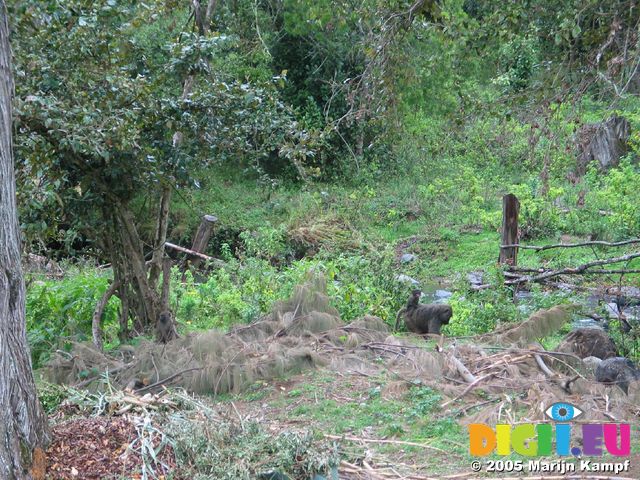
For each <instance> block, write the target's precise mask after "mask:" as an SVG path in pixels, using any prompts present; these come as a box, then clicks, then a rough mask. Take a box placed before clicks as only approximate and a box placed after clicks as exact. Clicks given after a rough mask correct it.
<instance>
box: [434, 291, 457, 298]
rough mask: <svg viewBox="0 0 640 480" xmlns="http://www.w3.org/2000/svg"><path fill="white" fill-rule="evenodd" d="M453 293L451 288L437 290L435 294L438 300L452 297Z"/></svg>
mask: <svg viewBox="0 0 640 480" xmlns="http://www.w3.org/2000/svg"><path fill="white" fill-rule="evenodd" d="M452 295H453V293H451V292H450V291H449V290H436V291H435V292H434V294H433V296H434V298H435V299H436V300H445V299H447V298H451V296H452Z"/></svg>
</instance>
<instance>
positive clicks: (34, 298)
mask: <svg viewBox="0 0 640 480" xmlns="http://www.w3.org/2000/svg"><path fill="white" fill-rule="evenodd" d="M194 5H196V6H197V8H196V7H194ZM10 8H11V13H12V19H14V20H13V25H12V27H13V45H14V51H15V57H16V62H15V64H16V78H17V86H16V120H17V131H16V156H17V161H18V173H19V180H20V189H19V196H20V202H21V220H22V224H23V225H22V226H23V231H24V234H25V239H26V244H27V247H28V249H30V250H41V251H44V252H47V253H48V254H54V255H57V256H59V257H73V256H75V255H78V253H79V252H81V253H82V255H84V256H87V255H93V256H95V257H97V258H98V260H99V261H100V262H101V263H107V262H110V263H112V264H113V265H114V269H115V270H116V275H115V279H114V280H118V279H120V280H122V279H123V278H129V277H130V276H131V275H133V274H134V273H135V272H132V271H129V270H127V269H126V268H124V267H123V265H128V264H129V263H135V262H133V261H131V256H130V254H127V253H126V252H127V251H129V250H136V251H139V252H140V253H139V255H137V257H136V258H134V260H136V261H137V262H138V264H140V265H144V260H145V255H146V259H147V260H148V258H149V256H150V255H152V254H153V252H154V251H157V249H158V248H157V247H158V244H157V241H158V240H159V239H160V240H162V239H163V235H158V232H159V231H162V229H163V228H165V229H166V237H167V238H169V239H170V240H171V241H172V242H174V243H180V244H182V245H185V246H188V245H189V242H190V240H191V237H192V234H193V231H194V230H195V228H196V227H197V224H198V222H199V220H200V216H201V215H202V214H203V213H214V214H215V215H216V216H218V217H219V222H218V225H217V226H216V229H215V232H214V235H213V238H212V240H211V242H210V244H209V249H208V253H210V254H214V255H216V256H218V257H220V258H222V259H223V260H225V261H226V262H227V263H226V266H224V267H222V268H217V269H216V270H215V271H213V273H210V274H209V275H208V276H207V277H206V278H202V277H200V276H199V275H195V276H193V275H191V274H190V273H188V274H186V275H185V276H183V275H182V274H181V273H174V274H172V291H171V296H170V298H169V299H168V300H167V301H168V304H169V306H170V307H171V309H172V310H173V311H175V312H176V315H177V319H178V322H179V324H180V326H181V328H186V329H189V328H210V327H213V326H216V327H219V326H228V325H230V324H232V323H235V322H240V321H249V320H251V319H254V318H256V317H257V316H258V315H260V314H262V313H264V312H266V311H268V310H269V308H270V305H271V304H272V303H273V301H275V300H277V299H280V298H283V297H286V296H287V294H288V293H289V291H290V289H291V288H292V286H293V285H294V284H295V283H296V282H297V281H299V280H300V278H302V277H303V275H304V272H305V271H307V270H308V269H312V268H313V269H318V270H320V271H322V272H324V273H325V275H326V276H327V278H328V279H329V280H330V281H329V289H330V291H329V293H330V295H331V296H332V298H334V299H335V300H334V301H335V302H336V306H337V307H338V309H339V310H340V313H341V314H342V316H343V317H344V318H345V319H347V320H350V319H353V318H355V317H356V316H358V315H361V314H364V313H371V314H377V315H380V316H382V317H383V318H384V319H386V320H389V319H391V318H392V317H393V315H394V314H395V311H396V310H397V308H398V307H399V306H400V305H401V304H402V302H403V297H404V292H405V291H406V290H407V288H408V286H407V285H404V284H401V283H399V282H398V281H397V275H398V274H407V275H410V276H412V277H416V278H418V279H419V280H422V281H426V282H427V283H429V282H432V281H435V280H436V279H435V277H438V280H441V279H443V278H444V279H445V280H446V281H447V282H449V283H450V284H453V285H458V284H460V282H461V281H463V279H464V274H466V273H467V272H468V271H471V270H473V269H484V270H487V271H490V272H493V271H494V266H493V262H494V260H495V256H496V254H495V248H496V245H497V236H496V235H495V233H494V232H495V231H496V229H497V228H498V227H499V225H500V221H501V209H500V198H501V196H502V194H504V193H506V192H513V193H515V194H516V195H517V196H518V197H519V199H520V202H521V237H522V238H523V239H525V240H530V239H545V240H553V239H556V238H558V237H559V236H560V235H569V236H574V237H575V238H598V239H620V238H626V237H630V236H637V235H639V234H640V211H639V209H640V197H639V195H640V194H639V193H638V189H637V187H636V185H638V183H639V182H640V170H639V169H638V163H637V156H638V151H639V149H640V133H639V132H640V116H639V115H638V113H637V112H638V107H640V103H639V101H638V93H639V92H640V73H639V72H638V59H639V53H640V44H639V40H638V34H637V25H638V21H639V14H638V12H637V8H635V7H634V4H633V2H630V1H621V0H616V1H613V2H602V1H601V0H588V1H587V2H582V1H581V2H577V1H570V2H563V3H562V4H561V5H560V4H558V3H557V2H549V1H546V0H531V1H526V2H510V3H505V2H496V1H489V0H441V1H427V0H418V1H413V2H408V1H405V0H385V1H380V0H365V1H362V2H348V1H342V0H338V1H328V0H323V1H314V2H309V1H304V0H262V1H257V2H256V1H248V0H234V1H228V2H227V1H219V2H211V3H210V4H206V5H205V4H204V2H202V3H200V2H191V3H190V2H186V3H181V2H176V1H174V0H170V1H162V2H160V1H151V2H145V3H140V2H132V1H121V0H101V1H98V2H86V1H83V0H73V1H69V2H60V1H55V0H39V1H36V2H24V1H16V2H12V5H11V6H10ZM210 8H211V9H212V10H211V11H209V10H210ZM203 19H204V20H203ZM612 115H619V116H622V117H624V118H626V119H627V120H628V122H629V125H630V132H631V133H630V137H629V139H628V142H627V148H626V151H625V152H626V153H625V154H624V155H623V158H622V159H621V161H620V162H619V164H618V165H614V166H613V167H611V168H609V169H606V170H603V169H601V168H599V167H598V166H597V165H594V164H592V165H589V166H587V167H586V168H585V169H584V171H581V169H580V168H578V164H577V161H576V158H577V157H578V155H579V148H578V144H579V142H578V141H577V137H578V134H579V133H580V132H581V129H582V128H583V127H584V126H585V125H587V126H588V125H591V124H595V123H597V122H601V121H603V120H606V119H607V118H609V117H611V116H612ZM167 192H173V195H168V194H167ZM163 199H164V200H167V201H168V204H170V207H171V209H170V213H169V214H168V216H167V221H166V223H167V224H168V225H167V224H165V225H164V227H162V225H163V222H162V221H161V220H162V219H161V215H159V214H158V209H159V208H158V204H159V203H160V204H161V205H162V201H163ZM160 210H162V208H160ZM132 229H135V232H134V233H135V235H133V234H132V235H130V236H129V237H123V236H122V234H121V233H120V232H121V231H123V230H127V231H129V230H132ZM415 238H418V239H419V241H414V240H415ZM127 242H129V243H127ZM412 242H413V243H412ZM407 248H408V249H409V250H411V251H412V252H413V253H415V254H416V255H418V258H419V261H418V262H417V263H415V264H409V265H403V264H400V263H399V261H398V259H399V256H400V254H401V253H402V252H403V251H404V250H403V249H405V250H406V249H407ZM123 252H125V253H123ZM127 255H129V256H127ZM581 255H582V254H581ZM581 258H583V257H580V256H578V259H581ZM544 260H545V261H546V260H547V259H544ZM153 268H154V267H151V270H153ZM158 269H159V266H157V267H156V270H158ZM491 275H493V273H491ZM495 275H496V276H499V275H500V272H497V271H496V273H495ZM158 277H159V273H158V271H156V272H155V273H154V272H153V271H152V272H151V274H150V279H149V285H151V286H152V287H154V288H155V287H158V285H157V284H156V283H154V281H157V280H158ZM461 279H462V280H461ZM110 280H111V279H110V278H109V279H108V278H106V277H104V276H103V275H102V273H99V274H95V273H93V272H89V273H88V274H87V275H85V274H82V275H79V276H77V277H74V278H73V279H66V280H65V282H66V283H60V284H59V285H50V284H49V283H48V282H47V284H46V285H43V284H39V283H34V287H33V288H31V290H30V293H29V295H30V297H29V302H30V312H31V313H30V328H31V338H32V342H33V345H34V346H35V348H34V356H35V357H36V358H40V355H42V354H43V353H45V352H46V350H47V349H49V348H51V347H50V346H49V342H52V341H53V340H55V339H56V335H60V334H61V333H62V335H63V336H65V337H69V338H72V337H74V336H78V335H80V336H88V335H89V327H90V315H91V304H92V303H95V301H96V300H97V299H98V298H99V297H100V296H101V295H102V294H103V292H104V291H105V290H106V289H107V285H108V281H110ZM436 283H437V282H436ZM496 283H497V282H496ZM141 285H142V286H140V285H138V284H136V285H132V286H131V288H130V289H128V290H126V289H123V290H122V291H121V292H119V293H118V297H119V298H120V299H119V300H118V299H112V301H111V303H109V304H108V308H107V311H106V313H105V316H104V322H105V325H106V326H107V328H106V334H107V337H108V338H107V340H108V341H112V342H115V341H116V340H115V338H116V335H117V331H118V318H117V317H118V315H119V314H121V313H122V308H123V307H122V304H121V301H122V299H123V298H126V297H131V296H135V295H134V294H135V293H138V294H140V292H141V291H143V290H144V288H146V287H144V282H142V283H141ZM152 289H153V288H152ZM125 290H126V291H125ZM510 295H511V293H510V292H508V291H500V292H485V293H478V294H473V295H462V294H456V295H455V296H454V298H453V299H452V300H451V301H452V302H453V303H454V304H455V306H456V308H455V309H454V310H455V311H456V312H457V313H456V316H455V317H454V320H453V322H452V324H451V325H450V326H449V327H448V328H449V329H450V332H451V333H456V334H465V335H466V334H471V333H474V332H477V331H484V330H487V329H490V328H493V327H494V326H495V324H496V322H499V321H502V320H513V319H515V318H518V317H519V316H521V315H522V312H521V310H518V309H517V308H516V306H515V305H513V302H511V300H510ZM138 296H140V295H138ZM67 297H69V298H71V299H69V298H67ZM535 299H536V302H537V304H538V305H540V306H545V305H548V304H550V303H551V301H556V300H557V301H563V299H557V298H555V297H551V298H549V297H545V296H544V295H542V293H540V292H538V293H536V296H535ZM85 301H86V305H85V303H84V302H85ZM155 301H156V300H154V302H155ZM510 302H511V303H510ZM487 305H489V306H490V307H487ZM154 308H155V307H154ZM134 309H135V305H134ZM138 310H139V311H142V310H144V309H143V308H139V309H138ZM119 312H120V313H119ZM131 315H132V318H131V321H132V323H133V320H135V315H134V314H131ZM140 315H142V314H139V316H140ZM127 321H128V319H127ZM121 325H122V323H120V326H121Z"/></svg>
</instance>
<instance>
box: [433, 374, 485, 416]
mask: <svg viewBox="0 0 640 480" xmlns="http://www.w3.org/2000/svg"><path fill="white" fill-rule="evenodd" d="M494 375H495V374H494V373H488V374H486V375H484V376H482V377H480V378H478V379H476V380H475V381H474V382H473V383H471V384H470V385H467V388H465V389H464V390H463V391H462V393H461V394H460V395H458V396H457V397H454V398H452V399H451V400H448V401H446V402H444V403H443V404H442V405H440V407H441V408H446V407H448V406H449V405H451V404H452V403H454V402H457V401H458V400H460V399H461V398H462V397H464V396H465V395H466V394H467V393H469V392H470V391H471V390H473V389H474V388H475V387H477V386H478V384H479V383H480V382H482V381H483V380H486V379H487V378H491V377H493V376H494Z"/></svg>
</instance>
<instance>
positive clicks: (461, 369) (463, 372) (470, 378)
mask: <svg viewBox="0 0 640 480" xmlns="http://www.w3.org/2000/svg"><path fill="white" fill-rule="evenodd" d="M449 359H450V360H451V363H453V364H454V365H455V367H456V370H458V373H459V374H460V376H461V377H462V378H463V379H464V381H465V382H467V383H471V384H473V383H475V382H477V378H476V377H475V375H474V374H473V373H471V372H470V371H469V369H468V368H467V367H465V366H464V364H463V363H462V362H461V361H460V360H458V359H457V358H456V356H455V355H453V354H451V355H449Z"/></svg>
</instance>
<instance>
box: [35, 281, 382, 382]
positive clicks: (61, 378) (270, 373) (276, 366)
mask: <svg viewBox="0 0 640 480" xmlns="http://www.w3.org/2000/svg"><path fill="white" fill-rule="evenodd" d="M388 335H389V332H388V329H387V326H386V324H385V323H384V322H383V321H382V320H380V319H379V318H377V317H370V316H367V317H363V318H362V319H359V320H356V321H354V322H353V323H352V324H351V325H344V324H343V322H342V320H341V319H340V316H339V314H338V311H337V310H336V309H335V308H334V307H332V306H331V305H330V302H329V298H328V297H327V295H326V284H325V281H324V279H323V278H322V277H320V276H312V277H310V278H309V279H308V281H307V282H306V283H304V284H303V285H299V286H297V287H296V289H295V291H294V293H293V295H292V296H291V298H290V299H288V300H286V301H282V302H278V303H276V304H275V305H274V307H273V309H272V312H271V313H270V314H268V315H266V316H264V317H263V318H261V319H260V320H258V321H256V322H255V323H253V324H251V325H246V326H242V327H237V328H235V329H233V330H232V331H231V332H229V333H228V334H223V333H221V332H218V331H215V330H211V331H207V332H200V333H193V334H189V335H186V336H184V337H181V338H178V339H176V340H174V341H172V342H169V343H168V344H166V345H159V344H156V343H154V342H150V341H143V342H142V343H141V344H139V345H138V346H137V347H135V349H133V350H132V347H125V348H124V349H123V351H118V352H114V354H113V355H106V354H104V353H102V352H100V351H99V350H97V349H96V348H95V347H94V346H93V345H91V344H88V343H77V344H75V345H74V348H73V349H72V351H71V352H70V353H65V352H57V353H56V354H55V355H54V357H53V358H52V360H51V361H50V362H49V364H48V365H47V367H46V368H45V375H46V377H47V379H48V380H50V381H52V382H55V383H64V384H69V385H76V386H77V385H82V386H90V385H91V383H92V382H93V383H94V384H95V385H94V386H99V385H100V384H101V383H103V382H101V377H103V376H105V375H108V377H109V380H110V382H111V383H112V384H113V385H116V386H118V387H121V388H125V387H129V388H131V389H135V390H137V391H142V392H144V391H148V390H153V389H157V388H160V387H162V386H164V385H178V386H181V387H184V388H186V389H187V390H189V391H191V392H194V393H211V394H219V393H225V392H239V391H242V390H243V389H244V388H246V387H248V386H249V385H251V384H253V383H254V382H256V381H258V380H261V381H268V380H271V379H273V378H276V377H281V376H284V375H290V374H295V373H298V372H301V371H303V370H305V369H309V368H315V367H317V366H325V365H329V364H330V363H331V359H332V357H333V356H334V354H335V351H336V350H345V349H350V348H351V349H353V348H358V347H359V346H361V345H363V344H365V343H371V342H376V341H377V342H382V341H384V339H385V338H386V337H387V336H388ZM361 350H362V352H360V353H361V355H360V356H359V358H360V357H364V356H368V357H372V354H371V350H369V351H367V350H366V349H361ZM358 361H359V360H358ZM355 363H357V362H354V364H355Z"/></svg>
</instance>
